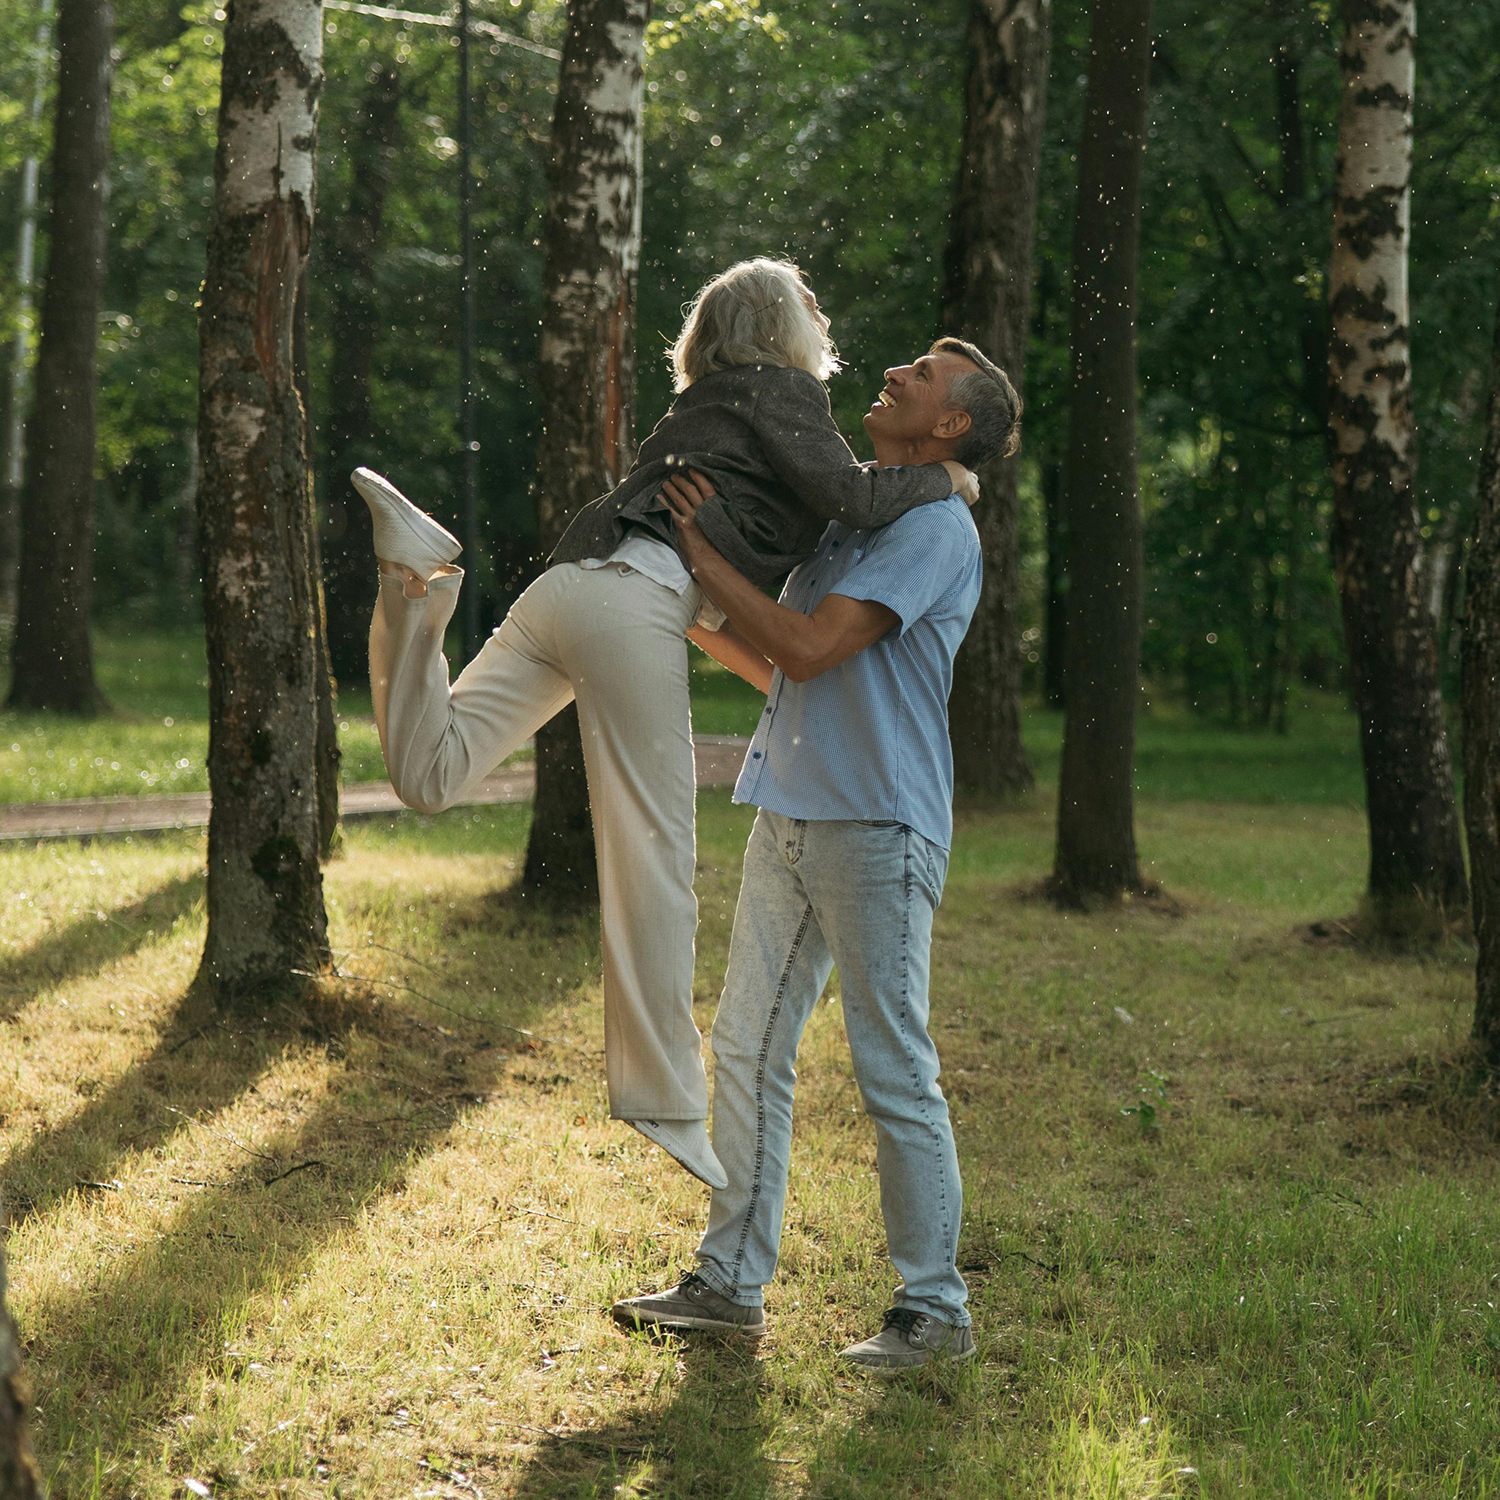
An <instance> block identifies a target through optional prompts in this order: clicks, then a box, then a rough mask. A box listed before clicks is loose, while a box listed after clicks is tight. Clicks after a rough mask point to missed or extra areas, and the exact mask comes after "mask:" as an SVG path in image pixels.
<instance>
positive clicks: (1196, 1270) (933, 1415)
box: [0, 793, 1500, 1500]
mask: <svg viewBox="0 0 1500 1500" xmlns="http://www.w3.org/2000/svg"><path fill="white" fill-rule="evenodd" d="M700 807H701V810H702V843H701V848H700V866H701V868H700V882H699V892H700V900H701V902H702V911H703V927H702V932H701V937H700V951H699V970H698V987H699V999H700V1001H701V1006H700V1024H701V1025H702V1026H704V1028H705V1029H706V1028H707V1024H708V1022H709V1020H710V1018H711V1014H712V1002H713V997H714V996H715V994H716V992H717V985H718V982H719V978H720V976H721V974H722V970H723V964H724V958H725V953H726V949H727V942H728V932H729V922H730V918H731V915H732V909H733V900H734V895H735V890H736V886H737V877H738V857H739V852H740V849H741V848H742V846H743V840H744V837H745V834H746V832H747V831H748V814H747V813H746V812H745V810H743V809H738V808H732V807H731V806H730V805H729V804H728V801H727V798H726V797H725V795H724V794H720V793H715V794H705V795H704V796H703V797H702V798H701V799H700ZM525 816H526V813H525V810H524V809H513V808H497V809H484V810H481V811H479V812H474V811H468V812H463V813H454V814H449V815H446V816H445V817H444V818H441V819H435V820H417V819H414V818H412V819H405V820H402V821H401V822H399V823H397V824H395V825H393V826H392V827H390V828H385V827H374V826H365V827H360V828H354V829H351V830H350V831H349V835H348V852H347V855H346V857H345V858H343V859H342V860H340V861H338V862H337V863H336V864H335V865H333V866H331V867H330V869H329V872H328V878H329V898H330V903H331V908H332V915H333V919H334V929H335V940H336V943H337V945H338V948H339V963H340V968H341V970H342V972H343V973H344V974H345V975H346V976H348V982H347V983H344V984H332V985H330V986H328V987H327V988H326V989H325V990H324V991H323V993H322V994H321V995H320V996H318V997H316V998H315V1000H314V1001H313V1002H312V1003H310V1004H309V1005H308V1006H307V1007H305V1008H300V1009H298V1010H297V1011H295V1012H292V1011H286V1010H278V1011H274V1012H272V1013H271V1014H269V1015H267V1016H266V1017H264V1018H263V1019H261V1020H260V1021H259V1022H256V1023H253V1024H252V1023H251V1022H248V1021H245V1020H236V1021H234V1022H225V1021H223V1020H221V1019H220V1018H218V1017H216V1016H215V1015H214V1014H212V1013H211V1012H209V1011H206V1010H204V1009H203V1008H202V1007H201V1005H200V1004H199V1003H198V1002H196V1001H195V1000H193V999H192V998H191V997H190V996H188V990H187V986H188V981H189V979H190V978H191V975H192V971H193V968H194V965H195V962H196V958H197V953H198V948H199V944H200V942H201V935H202V933H201V928H202V890H201V878H200V875H199V869H200V865H201V860H202V844H201V840H200V839H199V838H197V837H195V836H190V835H174V836H168V837H165V838H162V839H160V840H152V841H148V842H144V843H142V842H137V843H135V844H130V845H126V844H114V845H107V846H106V845H96V846H93V847H92V848H80V847H77V846H51V847H48V848H43V849H37V850H10V851H4V852H3V853H0V863H3V864H4V866H5V871H4V879H3V880H0V888H4V889H5V890H7V891H8V892H9V893H10V894H9V896H8V898H7V900H8V910H7V918H8V920H7V924H6V927H5V939H4V943H5V946H4V949H3V955H0V1017H3V1020H0V1039H3V1040H0V1048H3V1050H0V1080H3V1082H0V1112H3V1120H0V1135H3V1141H4V1147H5V1149H6V1151H7V1153H8V1161H7V1167H6V1173H5V1182H6V1192H7V1195H8V1197H9V1199H10V1204H11V1208H12V1211H13V1215H14V1218H15V1221H16V1222H15V1224H14V1226H13V1229H12V1232H11V1241H10V1253H11V1255H12V1258H13V1268H14V1273H15V1294H16V1298H15V1300H16V1311H17V1313H18V1315H19V1318H20V1321H21V1323H22V1326H23V1331H24V1334H25V1336H26V1339H27V1343H28V1347H29V1350H30V1354H31V1358H32V1361H33V1372H34V1378H35V1381H36V1385H37V1391H38V1397H39V1401H40V1406H41V1415H40V1418H39V1427H40V1433H39V1436H40V1444H41V1448H42V1453H43V1457H44V1460H45V1462H46V1465H47V1467H48V1470H49V1472H50V1474H51V1476H52V1482H53V1485H54V1494H56V1495H57V1496H59V1497H69V1500H74V1497H77V1500H82V1497H92V1496H110V1497H124V1496H142V1497H150V1500H157V1497H166V1496H169V1495H178V1494H186V1493H188V1490H187V1489H185V1488H184V1485H185V1483H186V1481H187V1480H189V1479H191V1480H194V1481H196V1482H197V1483H199V1484H201V1485H204V1486H207V1487H208V1488H209V1489H211V1490H212V1492H213V1493H215V1494H217V1495H224V1496H230V1495H236V1494H239V1495H270V1494H287V1495H293V1496H297V1495H305V1496H323V1495H340V1496H346V1497H353V1496H378V1497H386V1496H414V1495H424V1496H455V1497H471V1500H472V1497H476V1496H480V1495H482V1496H485V1497H490V1500H493V1497H497V1496H516V1497H535V1500H541V1497H583V1496H615V1495H619V1496H632V1495H634V1496H655V1497H663V1500H665V1497H678V1500H685V1497H713V1500H719V1497H741V1496H743V1497H760V1496H771V1495H776V1496H789V1497H790V1496H796V1497H827V1500H834V1497H848V1500H856V1497H858V1500H868V1497H886V1496H933V1497H945V1500H946V1497H956V1500H964V1497H991V1496H1007V1495H1033V1494H1035V1495H1049V1496H1059V1497H1063V1496H1065V1497H1078V1500H1094V1497H1099V1500H1104V1497H1118V1500H1124V1497H1139V1500H1145V1497H1154V1496H1161V1497H1166V1496H1190V1495H1197V1494H1200V1493H1201V1494H1213V1495H1220V1494H1228V1493H1231V1492H1233V1493H1250V1494H1255V1495H1262V1496H1301V1495H1306V1496H1324V1495H1327V1496H1334V1495H1338V1496H1343V1495H1347V1494H1360V1495H1371V1496H1374V1495H1381V1496H1385V1495H1421V1496H1429V1495H1430V1496H1439V1495H1443V1496H1447V1495H1453V1496H1458V1495H1464V1496H1479V1495H1486V1494H1490V1493H1492V1492H1493V1491H1494V1489H1495V1487H1496V1484H1497V1474H1500V1470H1497V1465H1496V1458H1495V1454H1496V1452H1497V1439H1500V1422H1497V1414H1496V1411H1495V1402H1494V1390H1495V1377H1496V1374H1497V1372H1500V1365H1497V1359H1500V1318H1497V1316H1496V1313H1495V1311H1494V1307H1493V1302H1494V1300H1495V1289H1494V1286H1493V1285H1492V1274H1493V1270H1492V1268H1493V1246H1494V1244H1495V1239H1496V1230H1497V1227H1500V1210H1497V1209H1496V1207H1495V1201H1496V1195H1495V1192H1494V1187H1495V1167H1494V1137H1495V1128H1496V1121H1497V1115H1496V1111H1495V1108H1494V1102H1493V1100H1492V1098H1491V1097H1490V1095H1489V1094H1488V1092H1487V1084H1486V1083H1485V1081H1484V1080H1483V1079H1482V1078H1480V1077H1478V1076H1475V1075H1470V1074H1468V1073H1466V1072H1465V1071H1464V1069H1463V1067H1462V1066H1459V1065H1457V1064H1455V1062H1454V1059H1455V1058H1460V1057H1461V1056H1462V1052H1463V1045H1462V1039H1463V1036H1464V1033H1465V1031H1466V1028H1467V1022H1468V1009H1467V1008H1468V1005H1469V1003H1470V992H1471V984H1472V976H1471V970H1470V967H1469V955H1468V953H1467V951H1466V950H1465V949H1463V948H1462V947H1460V946H1457V945H1455V946H1453V947H1452V948H1450V949H1446V950H1443V951H1441V952H1439V953H1437V954H1436V955H1434V956H1432V957H1429V958H1428V959H1426V960H1420V961H1419V960H1414V959H1399V960H1378V959H1376V958H1375V957H1373V956H1371V955H1369V954H1363V953H1361V952H1359V951H1357V950H1350V949H1328V948H1323V947H1319V946H1318V945H1315V944H1310V943H1308V942H1307V941H1306V940H1305V939H1304V938H1303V937H1302V936H1301V935H1300V933H1299V926H1303V927H1305V924H1306V923H1307V921H1308V920H1309V919H1310V918H1312V917H1315V916H1319V915H1326V914H1328V913H1330V912H1335V911H1343V910H1348V909H1349V907H1350V905H1351V904H1352V902H1353V898H1354V895H1355V894H1356V892H1357V889H1358V885H1359V881H1360V876H1361V872H1362V868H1363V857H1364V850H1363V832H1362V828H1361V825H1360V822H1359V820H1358V818H1357V816H1356V815H1354V814H1353V813H1351V812H1347V811H1344V810H1341V809H1338V808H1333V807H1316V808H1310V809H1303V808H1282V809H1277V808H1254V807H1243V806H1242V807H1237V808H1234V809H1233V810H1229V811H1226V809H1224V808H1220V807H1213V806H1208V805H1198V804H1182V803H1178V804H1168V803H1154V804H1150V805H1148V806H1146V807H1145V808H1144V809H1143V812H1142V842H1143V846H1144V847H1145V848H1146V849H1147V851H1148V852H1149V853H1150V854H1151V856H1152V858H1153V859H1154V860H1155V861H1156V864H1155V869H1154V874H1155V876H1156V878H1158V879H1159V880H1160V881H1161V882H1162V884H1163V885H1164V886H1165V887H1166V888H1167V889H1168V890H1169V891H1170V892H1171V893H1172V894H1173V896H1174V897H1175V898H1177V901H1178V903H1179V905H1180V908H1181V909H1180V912H1179V913H1178V914H1176V915H1168V914H1164V913H1163V912H1162V911H1160V910H1153V909H1131V908H1124V909H1121V910H1118V911H1113V912H1095V913H1092V914H1088V915H1079V914H1077V913H1072V914H1060V913H1057V912H1054V911H1052V910H1051V909H1050V908H1048V907H1045V906H1040V905H1038V904H1036V903H1035V902H1030V901H1025V900H1022V899H1019V896H1018V893H1019V892H1021V891H1022V890H1024V888H1025V887H1026V886H1027V885H1028V884H1029V883H1031V882H1033V881H1034V879H1035V877H1036V875H1037V874H1038V872H1039V871H1041V870H1043V869H1045V866H1046V862H1047V856H1048V853H1049V841H1050V819H1049V817H1048V812H1047V809H1046V807H1045V806H1044V805H1043V804H1042V803H1041V802H1038V803H1037V804H1035V805H1033V806H1031V807H1029V808H1026V809H1023V810H1021V811H1019V812H1013V813H1009V814H994V813H990V812H985V811H982V810H974V811H970V812H968V813H966V814H965V815H964V816H963V818H962V819H961V823H960V830H959V836H958V842H957V845H956V849H955V856H954V860H953V867H952V872H951V875H950V881H949V890H948V896H947V899H946V900H945V903H944V906H943V909H942V911H941V913H940V919H939V931H938V938H937V951H936V963H935V972H934V1018H935V1027H936V1035H937V1037H938V1041H939V1046H940V1048H941V1051H942V1053H943V1057H944V1063H945V1081H946V1084H947V1087H948V1091H949V1096H950V1099H951V1101H952V1104H953V1109H954V1114H955V1119H956V1122H957V1130H958V1138H959V1145H960V1152H961V1155H962V1158H963V1162H964V1168H965V1173H966V1179H967V1188H968V1213H967V1223H966V1229H965V1236H964V1241H963V1246H962V1252H961V1259H962V1264H963V1267H964V1270H965V1273H966V1275H967V1276H968V1277H969V1280H970V1284H971V1289H972V1292H973V1300H974V1310H975V1319H976V1330H977V1333H978V1336H979V1341H980V1348H981V1355H982V1358H981V1360H979V1361H977V1362H976V1363H975V1365H973V1366H971V1367H968V1368H966V1369H964V1370H962V1371H960V1372H950V1373H948V1374H947V1375H946V1376H942V1377H938V1378H930V1379H927V1380H919V1381H913V1382H910V1383H900V1384H897V1385H895V1386H891V1387H886V1386H873V1385H869V1384H866V1383H863V1382H861V1381H859V1380H855V1379H851V1378H850V1377H849V1376H847V1375H845V1374H843V1373H842V1372H840V1371H839V1370H838V1369H837V1367H836V1366H835V1364H834V1362H833V1359H832V1353H833V1351H834V1350H836V1349H837V1348H839V1347H840V1346H841V1345H842V1344H843V1343H845V1342H847V1341H849V1340H850V1339H852V1338H855V1337H860V1336H863V1335H864V1334H865V1333H867V1332H869V1331H870V1329H871V1328H872V1327H873V1325H874V1323H875V1321H876V1320H877V1319H878V1315H879V1313H880V1311H881V1309H882V1308H883V1306H884V1305H885V1303H886V1301H887V1298H888V1295H889V1291H890V1288H891V1285H892V1283H893V1281H894V1276H893V1272H892V1270H891V1268H890V1266H889V1264H888V1262H887V1261H886V1260H885V1258H884V1253H883V1244H882V1237H881V1232H880V1225H879V1219H878V1213H877V1209H876V1183H875V1178H874V1143H873V1138H872V1134H871V1131H870V1129H869V1126H868V1122H867V1121H866V1120H865V1119H864V1117H863V1115H862V1114H861V1112H860V1109H859V1101H858V1096H857V1092H856V1090H855V1087H854V1084H853V1081H852V1077H851V1074H850V1070H849V1066H848V1061H847V1052H846V1049H845V1047H844V1043H843V1038H842V1028H841V1018H840V1012H839V1007H838V1006H837V1004H836V1003H829V1004H825V1005H821V1006H820V1007H819V1008H818V1010H817V1013H816V1015H815V1017H814V1019H813V1022H812V1024H811V1026H810V1028H809V1032H808V1036H807V1039H806V1041H805V1043H804V1047H803V1053H802V1059H801V1067H800V1071H801V1076H802V1083H801V1096H800V1100H799V1106H800V1113H799V1127H798V1138H797V1145H796V1150H795V1153H794V1159H793V1164H792V1183H791V1191H790V1194H789V1198H788V1205H787V1225H786V1234H785V1241H784V1254H783V1260H782V1265H781V1269H780V1273H779V1276H778V1280H777V1283H776V1285H775V1287H774V1288H773V1289H772V1291H771V1294H770V1296H769V1298H768V1304H769V1306H768V1311H769V1317H770V1321H771V1333H770V1336H769V1337H768V1339H767V1340H766V1341H765V1343H764V1345H763V1346H762V1347H761V1349H760V1350H759V1351H758V1354H757V1353H755V1352H750V1351H747V1350H744V1349H741V1348H736V1347H733V1346H729V1345H724V1344H718V1343H714V1342H702V1343H699V1342H679V1341H676V1340H663V1341H660V1342H653V1341H651V1340H648V1339H644V1338H638V1337H629V1336H626V1335H625V1334H623V1333H622V1332H621V1331H620V1330H618V1329H617V1328H615V1327H614V1326H613V1325H612V1324H611V1323H610V1322H609V1320H608V1318H607V1317H606V1316H605V1313H606V1309H607V1307H608V1304H609V1302H610V1301H611V1300H612V1299H614V1298H615V1297H618V1296H620V1295H622V1294H626V1293H630V1292H634V1291H636V1290H639V1289H640V1288H642V1287H644V1286H648V1285H654V1284H661V1283H662V1282H663V1281H664V1280H665V1279H667V1278H668V1277H670V1276H671V1275H672V1274H673V1272H674V1271H675V1269H676V1268H678V1267H680V1266H682V1265H684V1264H687V1263H689V1261H690V1257H691V1252H692V1248H693V1246H694V1244H695V1243H696V1238H697V1234H698V1231H699V1228H700V1225H701V1222H702V1218H703V1214H704V1210H705V1196H704V1193H703V1191H702V1190H701V1189H700V1188H699V1187H698V1186H697V1185H696V1184H695V1183H693V1182H692V1181H691V1180H690V1179H688V1178H687V1177H686V1176H685V1175H684V1174H682V1173H681V1172H680V1171H678V1170H677V1169H676V1168H675V1167H673V1166H672V1165H671V1164H670V1163H669V1162H667V1161H666V1159H665V1158H664V1157H662V1156H661V1155H660V1154H659V1153H657V1152H656V1151H655V1150H654V1148H652V1147H650V1146H649V1145H648V1144H647V1143H646V1142H645V1141H643V1140H642V1139H641V1138H639V1137H637V1136H635V1135H634V1134H633V1133H631V1132H629V1131H628V1130H626V1129H624V1128H623V1127H621V1126H619V1125H615V1124H612V1123H610V1122H609V1121H608V1120H607V1119H606V1118H605V1113H606V1106H605V1095H604V1087H603V1080H602V1068H601V1060H602V1058H601V1049H602V1026H601V1020H600V1013H599V1003H598V1000H599V996H598V979H597V967H598V965H597V947H598V945H597V937H596V934H595V931H594V927H593V923H592V921H591V920H589V919H585V918H579V917H576V916H567V915H558V914H549V913H546V912H537V911H533V910H529V909H528V908H527V907H526V906H525V905H524V904H523V903H517V902H516V901H515V899H514V898H513V897H512V896H510V895H508V894H507V893H506V892H507V887H508V885H509V883H510V882H511V881H512V880H513V879H514V875H515V871H516V865H517V858H518V854H519V851H520V849H521V847H522V843H523V839H524V832H525ZM835 989H836V985H835ZM1142 1088H1145V1089H1146V1090H1147V1091H1148V1092H1147V1094H1146V1095H1142V1094H1141V1092H1140V1090H1141V1089H1142ZM1142 1097H1148V1098H1151V1099H1154V1100H1155V1102H1156V1104H1157V1105H1158V1106H1159V1108H1158V1114H1157V1117H1156V1119H1157V1123H1156V1124H1155V1126H1154V1127H1153V1128H1150V1129H1145V1128H1142V1125H1141V1123H1140V1119H1141V1117H1139V1116H1124V1115H1122V1114H1121V1110H1122V1109H1123V1108H1124V1107H1126V1106H1127V1105H1129V1104H1131V1103H1133V1102H1136V1101H1137V1100H1139V1099H1140V1098H1142Z"/></svg>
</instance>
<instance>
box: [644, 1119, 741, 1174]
mask: <svg viewBox="0 0 1500 1500" xmlns="http://www.w3.org/2000/svg"><path fill="white" fill-rule="evenodd" d="M625 1123H626V1124H627V1125H630V1126H632V1127H633V1128H634V1129H636V1130H639V1131H640V1133H641V1134H642V1135H643V1136H645V1137H646V1139H647V1140H648V1141H653V1142H655V1144H656V1145H658V1146H660V1147H661V1149H662V1150H663V1151H665V1152H666V1153H667V1155H668V1156H670V1157H671V1158H672V1159H673V1160H674V1161H676V1162H677V1163H678V1165H679V1166H683V1167H686V1168H687V1170H688V1171H689V1172H691V1173H692V1174H693V1176H694V1177H696V1178H697V1179H698V1181H699V1182H706V1183H707V1184H708V1185H709V1187H711V1188H727V1187H728V1186H729V1177H728V1174H727V1173H726V1172H725V1171H724V1167H723V1164H722V1163H721V1162H720V1161H719V1158H718V1157H717V1156H715V1155H714V1148H713V1147H712V1146H711V1145H709V1142H708V1126H707V1125H706V1124H705V1123H704V1122H703V1121H702V1120H627V1121H626V1122H625Z"/></svg>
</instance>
